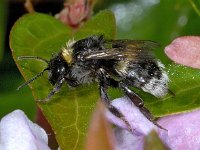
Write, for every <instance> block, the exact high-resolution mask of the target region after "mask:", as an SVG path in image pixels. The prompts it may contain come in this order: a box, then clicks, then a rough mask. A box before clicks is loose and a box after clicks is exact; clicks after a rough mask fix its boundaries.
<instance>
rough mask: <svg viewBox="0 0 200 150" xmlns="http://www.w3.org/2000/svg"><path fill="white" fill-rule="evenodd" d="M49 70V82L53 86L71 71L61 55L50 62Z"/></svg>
mask: <svg viewBox="0 0 200 150" xmlns="http://www.w3.org/2000/svg"><path fill="white" fill-rule="evenodd" d="M48 68H49V81H50V83H51V84H52V85H55V83H56V82H57V81H58V80H59V79H62V78H63V77H64V76H65V75H66V73H67V72H68V70H69V66H68V63H67V62H66V61H65V60H64V59H63V57H62V55H61V54H60V53H59V54H58V55H56V56H55V57H53V58H52V59H51V60H50V62H49V66H48Z"/></svg>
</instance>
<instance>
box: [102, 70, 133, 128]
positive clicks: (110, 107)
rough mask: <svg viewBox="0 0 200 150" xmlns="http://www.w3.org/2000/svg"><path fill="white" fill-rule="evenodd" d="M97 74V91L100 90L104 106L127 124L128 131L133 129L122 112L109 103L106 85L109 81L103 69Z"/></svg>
mask: <svg viewBox="0 0 200 150" xmlns="http://www.w3.org/2000/svg"><path fill="white" fill-rule="evenodd" d="M98 75H99V91H100V96H101V101H102V102H103V103H104V104H105V106H106V107H107V108H108V110H109V111H110V112H111V113H112V114H113V115H115V116H116V117H117V118H120V119H121V120H122V121H124V123H125V124H126V125H127V126H128V129H129V130H130V131H133V129H132V128H131V125H130V124H129V122H128V121H127V120H126V118H125V116H124V115H123V113H122V112H121V111H120V110H119V109H117V108H116V107H114V106H113V105H112V104H111V103H110V99H109V97H108V94H107V87H108V84H109V83H108V81H107V78H106V75H105V71H104V70H101V71H100V72H99V74H98ZM116 82H117V81H116Z"/></svg>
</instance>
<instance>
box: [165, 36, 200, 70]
mask: <svg viewBox="0 0 200 150" xmlns="http://www.w3.org/2000/svg"><path fill="white" fill-rule="evenodd" d="M199 47H200V37H199V36H183V37H179V38H176V39H175V40H174V41H173V42H172V43H171V44H170V45H168V46H167V47H165V53H166V55H167V56H168V57H169V58H170V59H172V60H173V61H175V62H176V63H179V64H183V65H186V66H190V67H194V68H200V48H199Z"/></svg>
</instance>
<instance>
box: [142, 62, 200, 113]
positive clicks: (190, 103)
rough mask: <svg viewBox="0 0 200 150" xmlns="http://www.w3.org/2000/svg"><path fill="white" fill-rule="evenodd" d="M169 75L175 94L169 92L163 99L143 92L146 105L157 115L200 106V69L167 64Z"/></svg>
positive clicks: (171, 87) (170, 87)
mask: <svg viewBox="0 0 200 150" xmlns="http://www.w3.org/2000/svg"><path fill="white" fill-rule="evenodd" d="M166 70H167V72H168V75H169V79H170V85H169V89H170V90H171V91H172V92H173V93H174V94H175V96H173V95H172V94H170V93H169V94H168V95H167V96H165V97H164V98H162V99H158V98H155V97H154V96H152V95H150V94H147V93H144V92H141V91H140V95H142V96H141V97H142V98H143V99H144V100H145V104H146V106H147V107H148V108H149V109H150V110H151V112H152V113H153V114H154V116H156V117H162V116H166V115H169V114H177V113H181V112H187V111H191V110H193V109H196V108H200V97H199V89H200V70H199V69H194V68H190V67H186V66H182V65H178V64H169V65H167V66H166Z"/></svg>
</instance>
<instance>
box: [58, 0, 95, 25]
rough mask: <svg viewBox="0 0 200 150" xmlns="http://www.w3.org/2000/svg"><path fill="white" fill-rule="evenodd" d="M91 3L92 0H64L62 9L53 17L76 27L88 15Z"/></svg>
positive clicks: (90, 10) (90, 11)
mask: <svg viewBox="0 0 200 150" xmlns="http://www.w3.org/2000/svg"><path fill="white" fill-rule="evenodd" d="M93 3H94V1H93V0H76V1H75V2H73V3H72V2H71V3H70V2H66V3H65V4H64V8H63V10H61V12H60V13H58V14H57V15H56V16H55V17H56V18H57V19H59V20H61V21H62V22H63V23H64V24H66V25H69V26H70V27H73V28H76V27H78V26H79V25H80V24H81V23H82V22H84V21H86V20H87V19H88V18H89V17H90V15H91V13H92V7H93Z"/></svg>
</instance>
